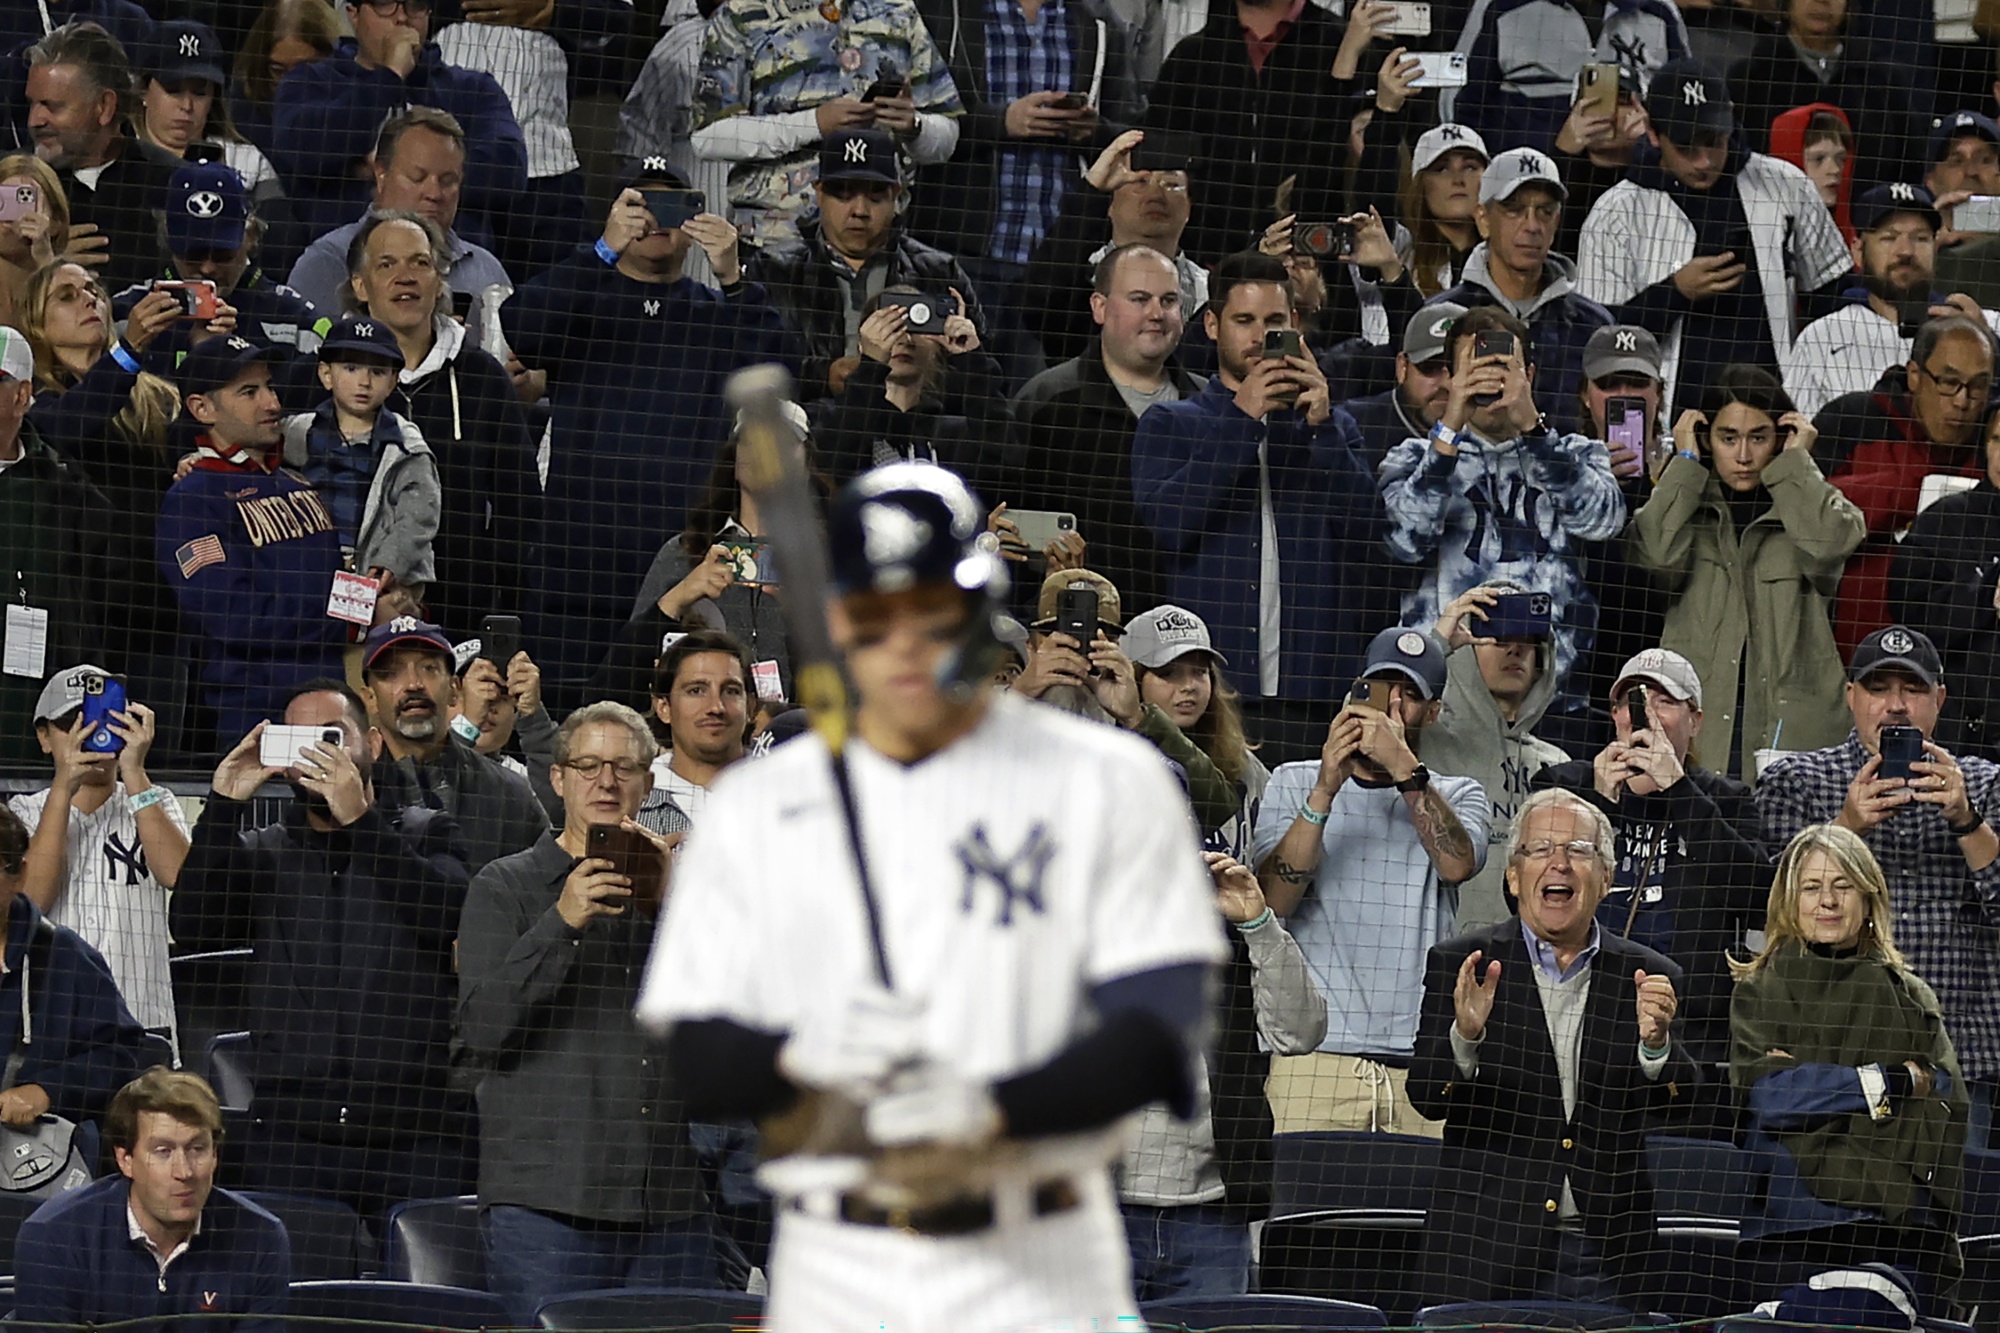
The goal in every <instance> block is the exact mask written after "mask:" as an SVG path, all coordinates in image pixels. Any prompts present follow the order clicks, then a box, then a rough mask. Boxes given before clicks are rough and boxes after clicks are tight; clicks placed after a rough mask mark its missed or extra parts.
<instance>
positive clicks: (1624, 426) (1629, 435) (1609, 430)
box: [1604, 398, 1646, 461]
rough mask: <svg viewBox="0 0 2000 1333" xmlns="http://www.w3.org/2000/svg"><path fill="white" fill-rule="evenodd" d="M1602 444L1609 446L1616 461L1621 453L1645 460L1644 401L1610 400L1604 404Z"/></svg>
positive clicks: (1630, 399) (1641, 399) (1637, 399)
mask: <svg viewBox="0 0 2000 1333" xmlns="http://www.w3.org/2000/svg"><path fill="white" fill-rule="evenodd" d="M1604 442H1605V443H1606V444H1608V445H1610V446H1611V456H1612V459H1613V460H1614V461H1616V459H1617V457H1618V455H1619V453H1620V452H1621V451H1622V452H1624V453H1625V454H1626V455H1628V456H1629V457H1632V458H1637V459H1639V460H1641V461H1644V460H1645V458H1646V400H1645V399H1643V398H1611V399H1607V400H1606V401H1605V404H1604Z"/></svg>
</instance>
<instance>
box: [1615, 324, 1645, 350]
mask: <svg viewBox="0 0 2000 1333" xmlns="http://www.w3.org/2000/svg"><path fill="white" fill-rule="evenodd" d="M1611 345H1612V346H1613V347H1616V348H1617V349H1618V350H1619V351H1621V352H1636V351H1638V350H1639V335H1638V334H1636V333H1634V332H1633V331H1632V330H1630V329H1620V330H1619V331H1618V332H1616V333H1614V334H1612V335H1611Z"/></svg>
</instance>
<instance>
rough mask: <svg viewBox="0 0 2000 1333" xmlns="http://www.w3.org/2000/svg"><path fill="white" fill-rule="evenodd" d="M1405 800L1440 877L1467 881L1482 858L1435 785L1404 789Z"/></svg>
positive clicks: (1447, 880)
mask: <svg viewBox="0 0 2000 1333" xmlns="http://www.w3.org/2000/svg"><path fill="white" fill-rule="evenodd" d="M1403 802H1404V804H1406V805H1408V806H1409V807H1410V823H1411V824H1413V825H1415V826H1416V830H1417V837H1418V839H1419V840H1420V841H1422V843H1423V844H1424V851H1425V853H1426V854H1428V855H1429V857H1430V858H1431V864H1432V865H1434V866H1436V867H1437V872H1438V878H1439V879H1441V880H1443V881H1444V882H1445V883H1447V884H1463V883H1464V882H1465V881H1466V880H1468V879H1471V878H1472V877H1473V876H1474V875H1476V874H1478V873H1479V863H1480V858H1479V854H1478V848H1477V846H1476V845H1475V844H1474V842H1473V840H1472V835H1471V834H1470V833H1468V832H1467V831H1466V828H1465V824H1464V823H1463V822H1462V821H1461V820H1460V819H1459V817H1458V812H1457V811H1456V810H1454V809H1452V808H1451V802H1449V801H1447V800H1445V798H1444V796H1443V795H1442V794H1441V793H1440V792H1439V791H1438V789H1437V788H1436V787H1435V786H1425V787H1422V788H1420V789H1418V790H1416V791H1411V792H1404V793H1403Z"/></svg>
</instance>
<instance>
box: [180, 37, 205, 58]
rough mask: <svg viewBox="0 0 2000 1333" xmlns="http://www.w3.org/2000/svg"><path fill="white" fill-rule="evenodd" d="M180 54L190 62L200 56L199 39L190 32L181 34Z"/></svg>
mask: <svg viewBox="0 0 2000 1333" xmlns="http://www.w3.org/2000/svg"><path fill="white" fill-rule="evenodd" d="M181 54H182V55H183V56H186V57H187V58H188V59H190V60H192V59H194V58H195V57H197V56H199V55H200V54H201V38H199V37H197V36H195V35H194V34H193V33H191V32H190V33H185V34H183V35H182V37H181Z"/></svg>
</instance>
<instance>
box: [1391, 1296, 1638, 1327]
mask: <svg viewBox="0 0 2000 1333" xmlns="http://www.w3.org/2000/svg"><path fill="white" fill-rule="evenodd" d="M1670 1323H1671V1321H1670V1320H1668V1319H1666V1318H1664V1317H1662V1316H1660V1315H1656V1314H1635V1313H1633V1312H1632V1311H1630V1310H1627V1309H1626V1308H1625V1307H1624V1306H1622V1305H1600V1304H1598V1303H1596V1302H1593V1301H1454V1302H1452V1303H1451V1304H1450V1305H1428V1306H1425V1307H1424V1308H1423V1309H1421V1310H1419V1311H1417V1327H1418V1328H1452V1329H1514V1328H1533V1329H1550V1330H1556V1331H1557V1333H1591V1330H1595V1329H1623V1328H1665V1327H1667V1326H1668V1325H1669V1324H1670Z"/></svg>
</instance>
